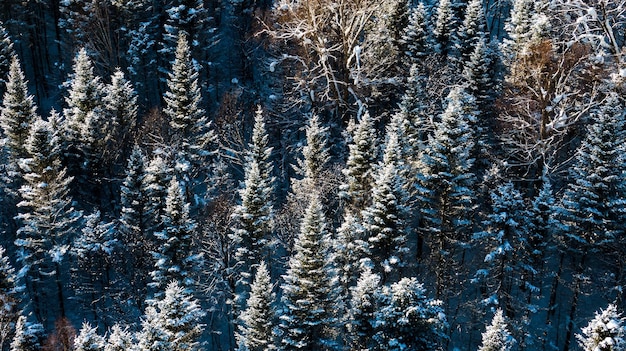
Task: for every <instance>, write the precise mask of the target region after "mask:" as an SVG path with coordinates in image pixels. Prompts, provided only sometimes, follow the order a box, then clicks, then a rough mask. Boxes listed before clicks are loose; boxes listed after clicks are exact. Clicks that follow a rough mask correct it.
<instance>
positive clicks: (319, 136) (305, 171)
mask: <svg viewBox="0 0 626 351" xmlns="http://www.w3.org/2000/svg"><path fill="white" fill-rule="evenodd" d="M327 134H328V127H323V126H322V125H321V122H320V119H319V116H318V115H317V114H313V115H311V117H310V118H309V121H308V124H307V127H306V145H305V146H304V147H303V148H302V156H303V159H302V160H299V162H298V173H300V175H302V176H303V177H304V179H308V180H309V181H310V182H312V184H311V186H313V185H315V184H318V183H319V182H320V180H321V177H322V174H323V172H324V170H325V168H326V167H327V166H328V162H329V161H330V153H329V150H328V145H327Z"/></svg>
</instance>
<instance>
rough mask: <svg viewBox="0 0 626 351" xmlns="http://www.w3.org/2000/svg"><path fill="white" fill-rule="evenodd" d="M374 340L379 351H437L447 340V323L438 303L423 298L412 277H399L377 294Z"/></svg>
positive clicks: (422, 291) (422, 287) (417, 284)
mask: <svg viewBox="0 0 626 351" xmlns="http://www.w3.org/2000/svg"><path fill="white" fill-rule="evenodd" d="M377 304H378V309H377V310H376V312H375V317H374V318H375V319H374V326H375V328H376V329H375V330H376V334H375V335H374V339H375V340H376V341H377V342H378V347H379V348H378V349H380V350H389V351H392V350H393V351H400V350H420V351H427V350H438V349H440V348H441V347H442V343H443V342H444V340H445V339H446V336H445V334H444V333H443V329H444V328H445V327H446V326H447V321H446V317H445V314H444V312H443V309H442V308H441V304H442V303H441V301H439V300H433V299H431V298H428V297H426V290H425V289H424V286H423V285H422V284H421V283H419V282H418V281H417V279H415V278H402V279H401V280H400V281H399V282H397V283H394V284H391V285H390V286H384V287H383V288H382V291H381V293H380V294H379V295H378V301H377Z"/></svg>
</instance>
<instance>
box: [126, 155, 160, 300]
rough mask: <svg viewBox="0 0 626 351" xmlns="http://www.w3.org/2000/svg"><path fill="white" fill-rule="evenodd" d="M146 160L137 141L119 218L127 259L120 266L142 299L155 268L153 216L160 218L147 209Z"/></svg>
mask: <svg viewBox="0 0 626 351" xmlns="http://www.w3.org/2000/svg"><path fill="white" fill-rule="evenodd" d="M147 163H148V160H147V158H146V156H145V155H144V153H143V151H142V150H141V147H139V146H138V145H135V146H134V147H133V150H132V152H131V154H130V157H129V158H128V164H127V166H126V171H125V172H126V177H125V178H124V181H123V182H122V186H121V188H120V204H121V212H120V215H119V222H118V230H119V233H120V240H121V247H122V250H123V253H122V256H123V259H124V262H126V264H125V265H120V266H121V267H119V269H120V270H121V272H122V274H123V275H124V276H125V277H126V279H127V280H126V281H127V283H128V284H129V286H130V289H131V290H132V291H134V292H137V296H139V299H140V300H142V299H144V298H145V297H146V295H147V291H146V287H147V286H148V282H149V280H150V272H151V271H152V270H153V269H154V264H153V258H152V252H153V251H154V249H155V241H154V240H153V239H154V237H153V236H152V234H153V233H152V232H151V231H149V226H150V225H152V224H151V221H152V220H155V219H157V218H152V216H151V215H149V213H148V212H147V211H148V194H147V193H146V190H147V189H146V188H145V187H144V185H145V183H144V179H145V177H146V167H147Z"/></svg>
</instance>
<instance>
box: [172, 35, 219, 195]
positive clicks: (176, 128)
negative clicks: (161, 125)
mask: <svg viewBox="0 0 626 351" xmlns="http://www.w3.org/2000/svg"><path fill="white" fill-rule="evenodd" d="M187 38H188V37H187V35H186V34H185V33H184V32H180V33H179V35H178V46H177V48H176V57H175V59H174V61H173V63H172V69H171V72H170V73H169V74H168V79H167V92H166V93H165V95H164V96H163V100H164V101H165V107H164V109H163V112H164V113H165V115H166V116H167V117H168V119H169V125H170V128H171V130H172V134H173V135H172V143H174V144H173V145H176V144H180V145H181V148H182V150H181V151H183V152H184V153H185V154H186V155H187V157H188V158H189V160H190V161H191V163H192V165H193V167H194V168H193V169H192V170H191V175H192V178H195V177H200V176H202V175H204V174H206V161H207V157H208V156H210V155H212V154H214V153H215V150H214V149H215V140H216V136H215V134H214V133H213V130H212V128H211V122H210V121H209V120H208V119H207V116H206V112H205V111H204V110H203V109H202V108H201V100H202V95H201V94H200V87H199V85H198V72H197V70H196V68H195V67H194V65H193V62H192V59H191V53H190V49H189V43H188V39H187ZM202 167H205V168H202ZM196 185H197V184H196Z"/></svg>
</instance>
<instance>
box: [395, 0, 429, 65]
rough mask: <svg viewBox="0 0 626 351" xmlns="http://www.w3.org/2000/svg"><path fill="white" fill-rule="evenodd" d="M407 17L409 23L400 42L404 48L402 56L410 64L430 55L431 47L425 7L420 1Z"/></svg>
mask: <svg viewBox="0 0 626 351" xmlns="http://www.w3.org/2000/svg"><path fill="white" fill-rule="evenodd" d="M410 11H411V13H410V15H409V23H408V25H407V26H406V28H405V29H404V35H403V36H402V39H401V42H402V43H403V44H404V46H405V47H406V52H404V54H405V55H406V56H407V57H408V59H409V62H410V63H411V64H415V63H417V62H419V60H420V59H421V58H422V57H424V56H426V55H428V54H429V53H432V52H433V51H434V50H433V47H432V46H433V45H432V38H431V37H430V35H431V29H430V25H429V23H428V13H427V12H426V6H425V5H424V3H423V2H422V1H420V2H419V3H418V4H417V6H416V7H414V8H412V9H411V10H410Z"/></svg>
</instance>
